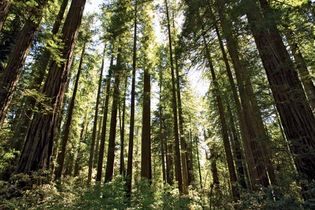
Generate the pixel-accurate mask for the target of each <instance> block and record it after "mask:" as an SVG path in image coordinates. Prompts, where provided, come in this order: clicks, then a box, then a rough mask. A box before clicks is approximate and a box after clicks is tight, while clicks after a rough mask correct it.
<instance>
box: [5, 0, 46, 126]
mask: <svg viewBox="0 0 315 210" xmlns="http://www.w3.org/2000/svg"><path fill="white" fill-rule="evenodd" d="M47 2H48V0H37V6H35V7H33V8H32V9H31V11H30V14H31V15H30V17H29V18H28V19H27V20H26V22H25V24H24V26H23V28H22V30H21V31H20V33H19V35H18V37H17V41H16V43H15V45H14V46H13V47H12V50H11V52H10V55H9V58H8V62H7V65H6V67H5V69H4V70H3V72H2V74H1V77H0V127H1V125H2V124H3V122H4V120H5V117H6V113H7V110H8V108H9V105H10V103H11V100H12V97H13V93H14V91H15V89H16V86H17V83H18V81H19V78H20V74H21V68H22V66H23V64H24V62H25V59H26V56H27V54H28V50H29V48H30V46H31V43H32V41H33V39H34V35H35V33H36V31H37V30H38V28H39V25H40V22H41V19H42V16H43V10H44V8H45V7H46V5H47Z"/></svg>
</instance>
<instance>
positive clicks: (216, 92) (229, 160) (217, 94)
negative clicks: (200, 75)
mask: <svg viewBox="0 0 315 210" xmlns="http://www.w3.org/2000/svg"><path fill="white" fill-rule="evenodd" d="M201 24H202V23H201ZM202 39H203V44H204V47H205V56H206V59H207V61H208V65H209V67H210V71H211V77H212V82H213V86H214V87H213V88H214V89H213V95H214V96H215V98H216V103H217V106H218V111H219V119H220V124H221V134H222V139H223V145H224V150H225V156H226V161H227V165H228V171H229V175H230V183H231V186H232V195H233V198H234V201H237V200H238V199H239V198H240V194H239V191H238V189H237V181H238V180H237V176H236V172H235V167H234V162H233V155H232V149H231V145H230V140H229V134H228V126H227V122H226V116H225V111H224V106H223V101H222V95H221V92H220V87H219V84H218V81H217V77H216V73H215V70H214V66H213V63H212V58H211V54H210V51H209V48H208V43H207V41H206V37H205V30H204V28H203V26H202Z"/></svg>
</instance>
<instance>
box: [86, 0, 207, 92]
mask: <svg viewBox="0 0 315 210" xmlns="http://www.w3.org/2000/svg"><path fill="white" fill-rule="evenodd" d="M102 2H104V0H88V2H87V5H86V7H85V14H90V13H93V12H98V13H99V12H100V5H101V4H102ZM156 2H157V3H162V2H161V0H156ZM160 18H161V15H159V14H156V15H155V18H154V22H153V27H154V31H155V36H156V38H157V42H160V43H161V42H165V41H166V40H165V39H166V36H165V35H164V34H163V30H162V29H161V25H160V23H159V22H160ZM183 21H184V19H183V18H179V20H177V22H179V24H180V23H181V22H183ZM99 50H101V49H99ZM188 79H189V82H190V86H191V89H192V91H193V93H194V95H195V96H198V97H202V96H204V95H205V94H206V92H207V91H208V89H209V82H208V81H206V80H204V79H203V78H202V73H201V72H200V71H198V70H196V69H193V70H191V71H189V73H188Z"/></svg>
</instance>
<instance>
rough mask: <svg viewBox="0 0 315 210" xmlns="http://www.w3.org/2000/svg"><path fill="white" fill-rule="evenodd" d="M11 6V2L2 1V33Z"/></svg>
mask: <svg viewBox="0 0 315 210" xmlns="http://www.w3.org/2000/svg"><path fill="white" fill-rule="evenodd" d="M10 5H11V1H10V0H2V1H1V2H0V31H1V30H2V27H3V25H4V22H5V20H6V18H7V15H8V12H9V8H10Z"/></svg>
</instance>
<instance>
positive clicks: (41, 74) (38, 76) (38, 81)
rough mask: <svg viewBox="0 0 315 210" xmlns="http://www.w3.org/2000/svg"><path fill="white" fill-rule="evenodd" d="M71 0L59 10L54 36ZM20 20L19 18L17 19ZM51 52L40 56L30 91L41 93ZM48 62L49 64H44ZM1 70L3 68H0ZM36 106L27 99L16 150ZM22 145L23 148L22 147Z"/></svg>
mask: <svg viewBox="0 0 315 210" xmlns="http://www.w3.org/2000/svg"><path fill="white" fill-rule="evenodd" d="M68 1H69V0H64V1H63V2H62V5H61V7H60V9H59V13H58V15H57V17H56V19H55V22H54V25H53V29H52V31H51V32H52V35H56V34H57V33H58V31H59V28H60V26H61V21H62V19H63V16H64V13H65V9H66V6H67V4H68ZM17 18H19V17H17ZM49 56H50V54H49V51H48V50H47V49H44V51H43V52H42V54H41V55H40V56H39V59H38V60H36V61H35V64H34V65H33V66H34V67H35V69H34V70H33V71H32V72H31V74H32V76H33V77H32V81H31V84H30V85H29V87H28V89H30V90H36V91H40V88H41V87H42V83H43V81H44V78H45V76H46V69H47V65H48V64H47V63H48V59H49ZM45 60H47V62H44V61H45ZM0 68H1V67H0ZM35 105H36V99H35V98H33V97H26V99H25V104H24V105H23V107H21V109H23V110H22V116H21V117H20V118H19V121H18V122H17V125H16V126H15V129H14V136H13V137H12V140H14V141H16V142H17V147H16V149H21V148H20V147H22V146H23V145H21V144H23V139H22V138H24V137H25V135H26V132H27V128H28V125H29V122H30V119H31V118H32V115H33V109H34V107H35ZM20 145H21V146H20Z"/></svg>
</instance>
